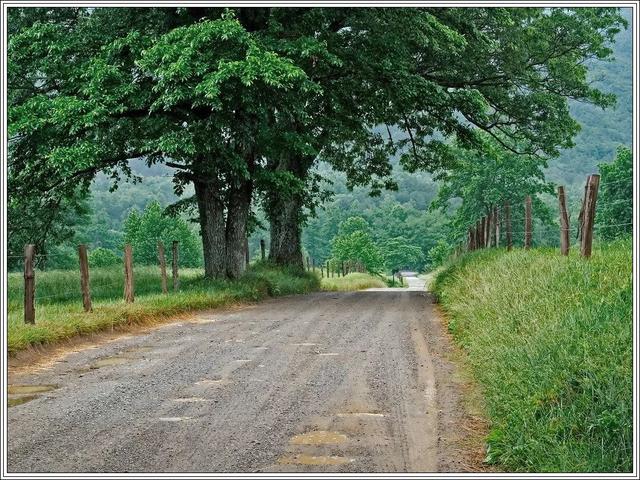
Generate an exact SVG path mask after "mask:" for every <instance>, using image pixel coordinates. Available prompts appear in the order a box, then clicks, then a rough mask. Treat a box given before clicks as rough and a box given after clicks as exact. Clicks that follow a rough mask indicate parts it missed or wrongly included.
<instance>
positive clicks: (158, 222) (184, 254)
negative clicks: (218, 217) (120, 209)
mask: <svg viewBox="0 0 640 480" xmlns="http://www.w3.org/2000/svg"><path fill="white" fill-rule="evenodd" d="M174 240H177V241H178V242H179V245H180V247H179V248H180V253H179V258H180V265H184V266H186V267H199V266H201V265H202V250H201V246H200V244H199V241H198V238H197V236H196V234H195V233H194V232H193V231H192V230H191V229H190V228H189V225H187V223H186V222H185V221H184V220H183V219H181V218H179V217H171V216H168V215H164V214H163V211H162V207H161V206H160V204H159V203H158V202H155V201H154V202H151V203H149V204H148V205H147V207H146V208H145V209H144V211H143V212H142V213H139V212H138V211H137V210H132V211H131V212H130V213H129V216H128V217H127V219H126V220H125V222H124V241H125V243H130V244H131V246H132V247H133V255H134V259H135V262H136V263H138V264H142V265H154V264H156V263H157V262H158V242H159V241H162V242H163V243H164V244H165V247H166V248H167V252H169V251H170V248H171V242H173V241H174Z"/></svg>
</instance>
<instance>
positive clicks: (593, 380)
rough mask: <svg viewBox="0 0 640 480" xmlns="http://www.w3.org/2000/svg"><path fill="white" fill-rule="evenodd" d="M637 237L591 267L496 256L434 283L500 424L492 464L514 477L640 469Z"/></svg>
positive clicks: (548, 254)
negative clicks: (635, 448)
mask: <svg viewBox="0 0 640 480" xmlns="http://www.w3.org/2000/svg"><path fill="white" fill-rule="evenodd" d="M631 254H632V248H631V241H630V240H624V241H618V242H616V243H613V244H608V245H606V244H604V245H601V246H600V248H598V249H596V250H595V251H594V254H593V257H592V258H591V259H589V260H585V259H582V258H579V256H578V254H577V252H575V251H574V252H572V254H571V255H570V256H569V257H568V258H564V257H561V256H560V255H559V254H558V251H557V250H556V249H533V250H529V251H524V250H514V251H512V252H506V251H504V250H502V249H491V250H485V251H479V252H473V253H470V254H467V255H464V256H462V257H460V258H459V259H458V260H455V261H454V262H453V263H452V264H450V265H448V266H446V267H445V268H444V269H443V270H442V271H441V272H440V273H439V274H438V275H437V277H436V279H435V283H434V285H433V287H434V290H435V292H436V294H437V295H438V297H439V300H440V302H441V304H442V306H443V308H444V310H445V312H446V313H447V315H448V319H449V328H450V330H451V331H452V333H453V334H454V337H455V338H456V340H457V341H458V342H459V343H460V344H462V346H463V347H464V348H465V349H466V351H467V352H468V358H469V362H470V366H471V368H472V370H473V372H474V375H475V377H476V378H477V380H478V382H479V383H480V385H481V386H482V388H483V391H484V395H485V399H486V403H487V410H488V411H487V413H488V415H489V417H490V420H491V422H492V428H491V432H490V434H489V437H488V461H489V462H495V463H500V464H502V465H503V466H504V467H506V468H508V469H511V470H515V471H536V472H629V471H631V469H632V380H633V379H632V376H633V365H632V353H633V352H632V321H633V320H632V261H631Z"/></svg>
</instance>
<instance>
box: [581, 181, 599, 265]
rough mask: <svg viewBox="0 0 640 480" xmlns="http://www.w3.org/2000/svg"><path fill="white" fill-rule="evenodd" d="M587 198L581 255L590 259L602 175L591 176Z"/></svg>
mask: <svg viewBox="0 0 640 480" xmlns="http://www.w3.org/2000/svg"><path fill="white" fill-rule="evenodd" d="M588 182H589V183H588V188H587V196H586V198H585V200H584V218H583V222H582V243H581V244H580V255H581V256H583V257H585V258H589V257H590V256H591V246H592V243H593V224H594V221H595V217H596V201H597V200H598V187H599V186H600V175H596V174H594V175H590V176H589V180H588Z"/></svg>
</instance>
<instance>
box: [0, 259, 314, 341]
mask: <svg viewBox="0 0 640 480" xmlns="http://www.w3.org/2000/svg"><path fill="white" fill-rule="evenodd" d="M122 276H123V275H122V268H121V267H115V268H93V269H91V275H90V278H91V287H92V288H91V291H92V300H93V312H91V313H85V312H83V310H82V299H81V298H82V297H81V294H80V288H79V283H80V280H79V275H78V272H77V271H50V272H38V273H37V274H36V324H35V325H25V323H24V321H23V306H22V302H23V293H22V292H23V280H22V274H21V273H11V274H10V275H9V289H8V297H9V302H8V310H9V323H8V348H9V352H10V353H15V352H17V351H18V350H22V349H24V348H27V347H29V346H31V345H35V344H43V343H55V342H58V341H61V340H65V339H68V338H71V337H74V336H76V335H81V334H87V333H92V332H97V331H100V330H105V329H109V328H112V327H118V326H124V325H134V324H140V325H144V324H154V323H158V322H161V321H163V320H167V319H169V318H170V317H173V316H177V315H180V314H184V313H188V312H192V311H196V310H203V309H208V308H215V307H222V306H227V305H231V304H234V303H241V302H255V301H258V300H261V299H264V298H266V297H269V296H278V295H287V294H293V293H307V292H310V291H314V290H318V289H319V288H320V284H319V279H318V277H317V276H316V275H313V274H308V273H303V274H296V273H295V272H292V271H288V270H284V269H276V268H273V267H268V266H266V265H256V266H253V267H252V268H251V269H250V270H249V272H248V273H247V274H246V275H245V276H244V277H243V278H242V279H240V280H238V281H233V282H231V281H209V280H205V279H204V278H203V273H202V270H198V269H182V270H181V271H180V289H179V291H177V292H174V291H172V290H171V285H169V289H170V291H169V294H167V295H163V294H162V293H160V275H159V273H158V268H157V267H137V268H136V269H135V271H134V279H135V295H136V297H135V302H134V303H133V304H129V305H127V304H125V303H124V302H123V301H122V292H123V279H122ZM169 283H170V284H171V278H169Z"/></svg>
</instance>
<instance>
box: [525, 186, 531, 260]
mask: <svg viewBox="0 0 640 480" xmlns="http://www.w3.org/2000/svg"><path fill="white" fill-rule="evenodd" d="M532 233H533V225H532V222H531V195H527V197H526V198H525V199H524V248H526V249H528V248H531V235H532Z"/></svg>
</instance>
